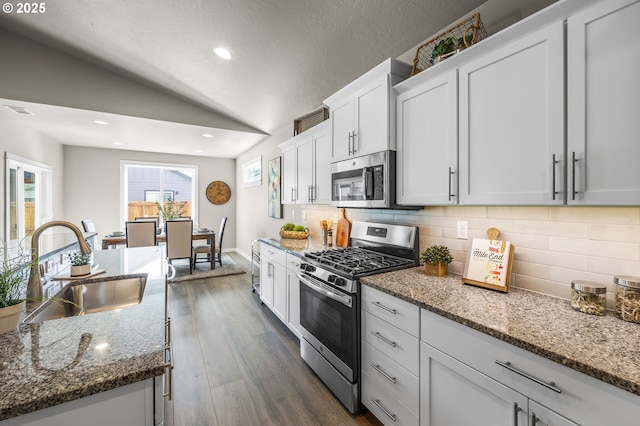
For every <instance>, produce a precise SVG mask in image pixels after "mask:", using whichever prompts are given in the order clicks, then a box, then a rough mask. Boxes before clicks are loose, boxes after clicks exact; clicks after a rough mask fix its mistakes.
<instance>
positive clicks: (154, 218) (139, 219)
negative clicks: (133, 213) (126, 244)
mask: <svg viewBox="0 0 640 426" xmlns="http://www.w3.org/2000/svg"><path fill="white" fill-rule="evenodd" d="M135 221H136V222H150V221H154V222H155V223H156V227H159V226H160V216H142V217H136V218H135Z"/></svg>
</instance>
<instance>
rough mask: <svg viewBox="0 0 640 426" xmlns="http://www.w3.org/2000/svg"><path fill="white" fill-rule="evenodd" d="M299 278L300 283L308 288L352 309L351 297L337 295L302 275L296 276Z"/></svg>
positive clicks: (328, 288)
mask: <svg viewBox="0 0 640 426" xmlns="http://www.w3.org/2000/svg"><path fill="white" fill-rule="evenodd" d="M296 275H297V276H298V279H299V280H300V282H301V283H302V284H304V285H306V286H307V287H309V288H311V289H312V290H314V291H317V292H318V293H320V294H322V295H324V296H327V297H328V298H329V299H332V300H335V301H336V302H340V303H342V304H343V305H345V306H348V307H351V306H352V303H351V297H349V296H341V295H339V294H337V293H335V292H334V291H332V289H331V288H330V287H328V286H326V285H324V284H322V283H313V282H311V281H310V280H309V278H308V277H305V276H304V275H301V274H296Z"/></svg>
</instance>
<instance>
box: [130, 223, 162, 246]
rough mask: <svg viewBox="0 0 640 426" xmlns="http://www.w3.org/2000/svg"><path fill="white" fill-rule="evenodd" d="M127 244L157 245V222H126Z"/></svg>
mask: <svg viewBox="0 0 640 426" xmlns="http://www.w3.org/2000/svg"><path fill="white" fill-rule="evenodd" d="M125 231H126V244H127V247H145V246H155V245H156V244H157V240H156V223H155V222H154V221H144V222H126V223H125Z"/></svg>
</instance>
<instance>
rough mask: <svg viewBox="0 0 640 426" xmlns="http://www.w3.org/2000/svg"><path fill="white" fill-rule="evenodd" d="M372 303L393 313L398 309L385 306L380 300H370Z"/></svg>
mask: <svg viewBox="0 0 640 426" xmlns="http://www.w3.org/2000/svg"><path fill="white" fill-rule="evenodd" d="M371 304H372V305H376V306H377V307H378V308H380V309H384V310H385V311H387V312H391V313H392V314H393V315H395V314H397V313H398V311H396V310H395V309H392V308H387V307H386V306H384V305H383V304H382V303H380V302H371Z"/></svg>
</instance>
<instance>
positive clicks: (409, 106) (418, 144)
mask: <svg viewBox="0 0 640 426" xmlns="http://www.w3.org/2000/svg"><path fill="white" fill-rule="evenodd" d="M457 83H458V82H457V71H456V70H455V69H454V70H450V71H447V72H446V73H444V74H441V75H437V76H435V77H433V78H429V79H428V80H426V81H424V82H422V83H419V85H417V86H416V87H413V88H410V89H408V90H407V91H402V92H401V93H399V94H398V96H397V104H396V105H397V106H396V109H397V131H398V137H397V145H398V150H397V155H396V167H397V176H398V179H397V183H396V185H397V187H396V198H397V202H398V204H400V205H443V204H455V203H456V202H457V199H458V197H457V193H458V189H457V179H456V177H457V170H458V84H457ZM405 87H406V86H405Z"/></svg>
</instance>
